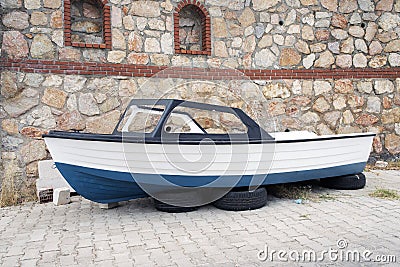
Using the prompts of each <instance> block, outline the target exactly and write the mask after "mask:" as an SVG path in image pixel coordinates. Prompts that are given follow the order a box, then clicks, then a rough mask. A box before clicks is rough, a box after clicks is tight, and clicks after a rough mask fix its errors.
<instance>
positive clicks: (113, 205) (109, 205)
mask: <svg viewBox="0 0 400 267" xmlns="http://www.w3.org/2000/svg"><path fill="white" fill-rule="evenodd" d="M118 206H119V204H118V202H113V203H99V207H100V209H105V210H108V209H113V208H116V207H118Z"/></svg>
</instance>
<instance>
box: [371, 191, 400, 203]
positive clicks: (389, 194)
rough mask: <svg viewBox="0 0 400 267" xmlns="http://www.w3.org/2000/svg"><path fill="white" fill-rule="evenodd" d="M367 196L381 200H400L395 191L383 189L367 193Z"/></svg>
mask: <svg viewBox="0 0 400 267" xmlns="http://www.w3.org/2000/svg"><path fill="white" fill-rule="evenodd" d="M369 196H370V197H377V198H383V199H392V200H398V199H400V195H399V193H398V192H397V191H396V190H391V189H384V188H378V189H376V190H375V191H374V192H372V193H369Z"/></svg>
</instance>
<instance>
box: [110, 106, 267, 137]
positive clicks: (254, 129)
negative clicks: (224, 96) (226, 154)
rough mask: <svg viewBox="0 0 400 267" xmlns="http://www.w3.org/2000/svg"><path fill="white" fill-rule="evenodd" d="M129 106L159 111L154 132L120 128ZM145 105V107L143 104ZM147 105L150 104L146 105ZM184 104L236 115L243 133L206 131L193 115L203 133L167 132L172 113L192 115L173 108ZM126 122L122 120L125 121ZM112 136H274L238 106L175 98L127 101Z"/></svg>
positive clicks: (194, 107) (199, 108)
mask: <svg viewBox="0 0 400 267" xmlns="http://www.w3.org/2000/svg"><path fill="white" fill-rule="evenodd" d="M132 106H141V108H148V109H152V110H155V111H160V112H162V114H161V117H160V118H159V120H158V122H157V124H156V126H155V128H154V130H153V131H151V132H148V133H138V132H127V131H124V132H123V131H121V129H120V130H119V127H120V126H121V124H122V123H123V120H124V118H125V116H127V112H128V111H129V110H130V109H131V107H132ZM145 106H147V107H145ZM148 106H151V108H149V107H148ZM156 106H164V107H165V109H164V110H162V109H158V108H156ZM178 106H179V107H185V108H193V109H198V110H207V111H217V112H224V113H229V114H233V115H235V116H236V117H237V118H238V119H239V120H240V121H241V123H243V125H244V126H246V127H247V132H246V133H229V134H224V133H222V134H220V133H207V132H206V131H205V130H204V129H203V128H202V127H201V126H200V125H199V124H198V123H197V122H196V120H194V119H193V118H192V121H193V122H194V123H196V124H197V126H198V127H199V128H200V129H201V131H202V132H197V133H169V132H167V131H165V129H164V126H165V124H166V122H167V120H168V118H169V117H170V115H171V114H172V113H173V114H182V115H185V116H189V117H191V116H190V115H189V114H187V113H186V112H181V111H176V110H175V108H176V107H178ZM126 123H127V121H125V124H126ZM112 135H123V136H124V137H127V138H130V137H133V138H134V137H139V136H140V137H144V138H145V139H147V140H161V139H163V141H167V140H169V139H171V140H176V139H177V138H178V139H179V141H201V140H204V139H207V138H208V139H210V140H213V141H233V140H234V141H245V140H248V141H266V140H270V141H272V140H274V138H273V137H272V136H271V135H269V134H268V133H267V132H266V131H265V130H264V129H263V128H261V127H260V126H259V125H258V124H257V123H256V122H255V121H254V120H253V119H251V118H250V117H249V116H248V115H247V114H246V113H245V112H243V111H242V110H241V109H239V108H232V107H228V106H220V105H213V104H205V103H198V102H192V101H186V100H177V99H133V100H131V101H130V103H129V104H128V106H127V107H126V109H125V112H124V113H123V114H122V116H121V117H120V119H119V121H118V123H117V125H116V127H115V129H114V131H113V134H112Z"/></svg>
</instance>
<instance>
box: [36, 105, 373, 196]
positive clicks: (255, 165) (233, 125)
mask: <svg viewBox="0 0 400 267" xmlns="http://www.w3.org/2000/svg"><path fill="white" fill-rule="evenodd" d="M374 136H375V134H374V133H353V134H338V135H323V136H318V135H316V134H315V133H312V132H308V131H288V132H274V133H268V132H266V131H265V130H264V129H263V128H262V127H260V126H259V124H257V123H256V122H255V121H254V120H253V119H252V118H251V117H250V116H248V115H247V114H246V113H245V112H244V111H243V110H241V109H238V108H231V107H226V106H220V105H212V104H204V103H197V102H190V101H184V100H176V99H161V100H153V99H134V100H132V101H131V102H130V103H129V104H128V106H127V108H126V110H125V112H124V114H123V115H122V116H121V118H120V120H119V122H118V124H117V125H116V127H115V130H114V131H113V133H112V134H94V133H84V132H64V131H50V132H49V133H48V134H46V135H44V136H43V137H44V140H45V142H46V144H47V147H48V149H49V151H50V154H51V156H52V158H53V160H54V162H55V165H56V167H57V168H58V170H59V171H60V172H61V174H62V175H63V177H64V178H65V179H66V181H67V182H68V183H69V184H70V185H71V186H72V187H73V188H74V189H75V190H76V192H77V193H78V194H80V195H82V196H83V197H85V198H87V199H89V200H92V201H95V202H99V203H113V202H119V201H125V200H130V199H136V198H142V197H148V196H149V194H151V192H162V191H163V190H164V191H166V190H170V189H171V188H172V186H173V187H174V188H175V187H181V188H202V189H204V188H206V189H207V188H208V189H212V188H220V189H221V188H224V189H226V188H227V190H230V189H232V188H243V187H249V186H265V185H271V184H279V183H289V182H298V181H305V180H312V179H321V178H329V177H340V176H345V175H353V174H359V173H361V172H362V171H363V169H364V167H365V166H366V163H367V160H368V157H369V153H370V149H371V144H372V140H373V137H374ZM149 191H151V192H150V193H149Z"/></svg>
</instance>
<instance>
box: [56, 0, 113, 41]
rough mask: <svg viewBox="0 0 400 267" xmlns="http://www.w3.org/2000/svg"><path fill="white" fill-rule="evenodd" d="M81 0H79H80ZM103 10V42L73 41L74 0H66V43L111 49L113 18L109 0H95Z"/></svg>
mask: <svg viewBox="0 0 400 267" xmlns="http://www.w3.org/2000/svg"><path fill="white" fill-rule="evenodd" d="M78 1H79V0H78ZM95 1H96V2H97V3H98V4H99V5H101V7H102V10H103V14H102V16H103V29H102V30H103V42H102V43H101V44H94V43H84V42H72V38H71V32H72V31H71V4H72V2H74V0H64V45H65V46H75V47H86V48H103V49H104V48H107V49H111V19H110V16H111V15H110V13H111V12H110V6H109V5H108V1H107V0H95Z"/></svg>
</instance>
